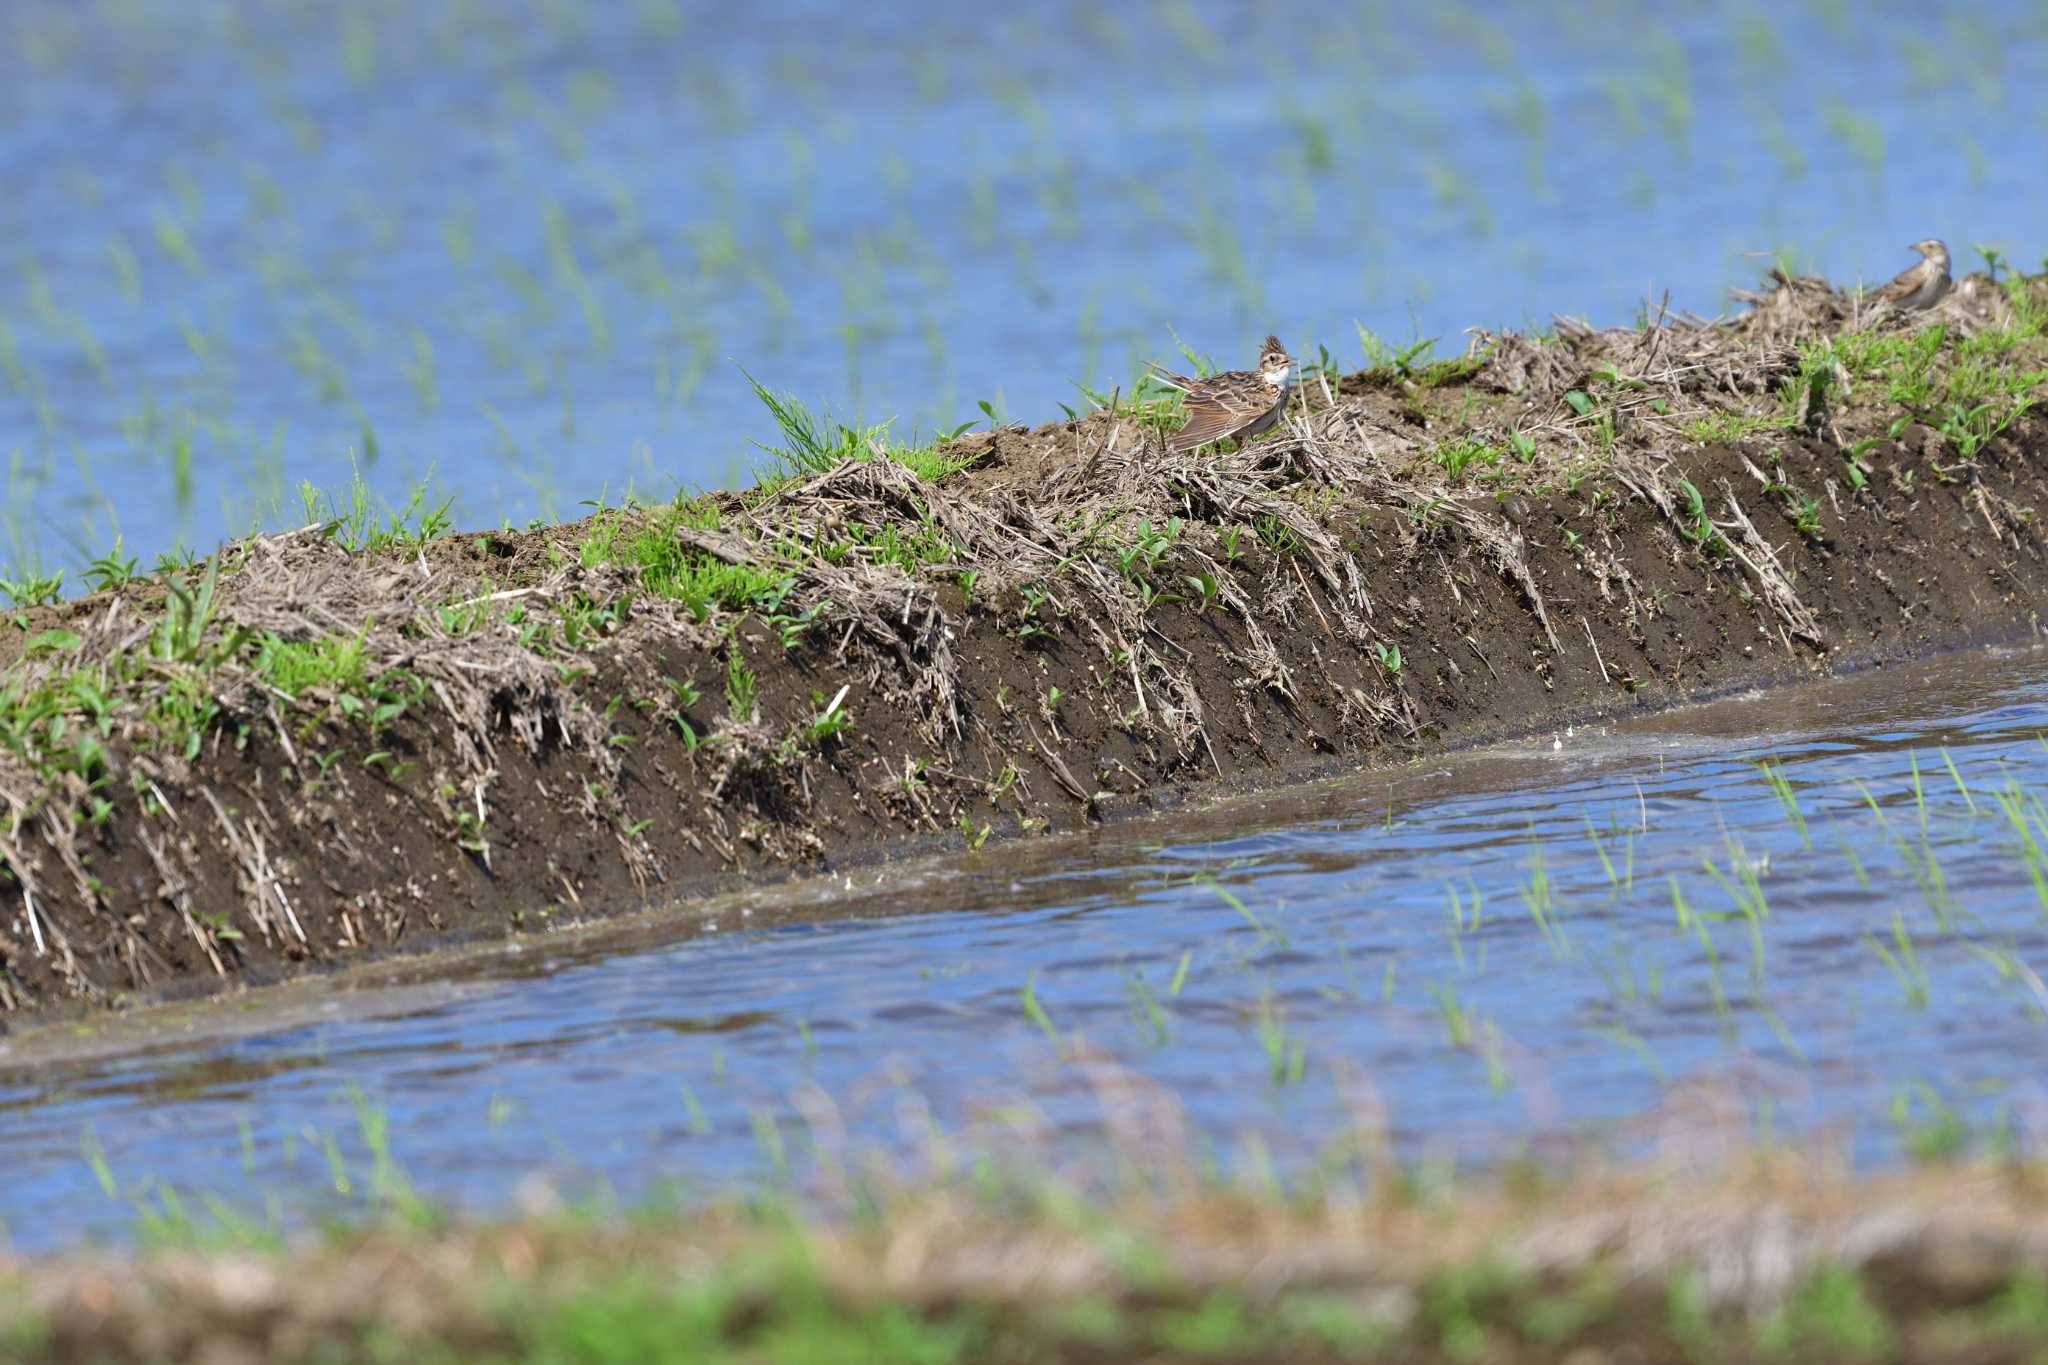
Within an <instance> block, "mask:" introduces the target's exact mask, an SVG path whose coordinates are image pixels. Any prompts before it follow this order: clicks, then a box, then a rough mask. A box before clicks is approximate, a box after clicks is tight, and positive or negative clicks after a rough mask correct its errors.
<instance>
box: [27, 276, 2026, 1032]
mask: <svg viewBox="0 0 2048 1365" xmlns="http://www.w3.org/2000/svg"><path fill="white" fill-rule="evenodd" d="M2043 300H2044V290H2043V288H2042V286H2041V285H2040V283H2039V282H2038V281H2026V280H2010V281H2007V282H2005V283H2004V284H2003V285H1996V284H1993V283H1992V282H1990V281H1987V280H1984V279H1981V278H1977V279H1973V280H1970V281H1965V282H1964V283H1963V285H1962V286H1960V287H1959V288H1958V290H1957V291H1956V293H1955V294H1954V295H1953V296H1951V299H1950V300H1949V301H1948V302H1947V303H1946V304H1944V305H1943V308H1942V310H1941V312H1940V314H1939V315H1938V316H1936V317H1934V318H1927V317H1921V318H1915V319H1910V320H1899V319H1877V320H1874V321H1873V320H1870V319H1867V318H1859V317H1858V316H1857V310H1858V308H1859V306H1860V305H1859V304H1858V301H1857V300H1855V299H1853V298H1851V297H1849V296H1847V295H1843V294H1840V293H1837V292H1835V291H1833V290H1831V289H1829V288H1828V287H1827V286H1826V285H1825V284H1823V283H1820V282H1817V281H1808V280H1795V281H1789V282H1783V283H1781V285H1780V287H1778V288H1777V289H1776V290H1774V291H1773V292H1771V293H1770V294H1767V295H1765V296H1763V297H1762V298H1761V300H1760V301H1759V303H1758V305H1757V307H1756V308H1755V309H1754V310H1753V311H1752V312H1751V313H1749V314H1747V315H1745V316H1744V317H1743V318H1741V319H1738V320H1736V321H1734V322H1732V323H1723V322H1712V323H1707V322H1700V321H1697V320H1690V319H1686V320H1673V319H1668V318H1646V319H1645V320H1644V325H1643V326H1641V327H1638V328H1634V329H1621V330H1617V331H1611V332H1594V331H1592V330H1590V329H1587V328H1583V327H1580V326H1577V325H1574V324H1571V323H1569V322H1566V323H1562V324H1560V327H1559V329H1558V332H1557V334H1556V335H1554V336H1550V337H1544V338H1529V337H1522V336H1515V335H1509V336H1487V335H1481V336H1478V337H1476V338H1475V340H1474V342H1473V345H1472V349H1471V351H1470V352H1469V354H1468V355H1467V356H1466V357H1464V358H1461V359H1458V360H1452V361H1446V362H1441V363H1437V364H1425V365H1417V364H1403V363H1400V362H1397V361H1392V360H1390V361H1389V362H1388V363H1385V364H1382V365H1380V366H1378V367H1376V368H1374V369H1372V370H1369V371H1365V372H1361V373H1357V374H1351V375H1344V376H1337V375H1324V374H1310V375H1309V376H1307V377H1306V378H1305V382H1304V384H1303V387H1302V394H1303V398H1304V401H1303V402H1302V403H1301V404H1300V405H1299V407H1298V409H1297V410H1296V411H1294V412H1293V414H1292V415H1291V416H1290V419H1289V421H1288V422H1287V423H1286V424H1284V425H1283V426H1282V427H1281V428H1280V429H1278V430H1276V431H1275V432H1274V433H1272V434H1271V435H1269V436H1268V437H1266V438H1264V439H1261V440H1259V441H1257V442H1255V443H1253V444H1251V445H1249V446H1247V447H1245V448H1243V449H1239V450H1230V451H1226V452H1224V453H1221V454H1217V453H1207V454H1203V455H1200V456H1196V457H1173V456H1169V455H1168V454H1167V453H1166V452H1165V450H1164V445H1163V440H1162V429H1163V428H1170V427H1171V425H1172V424H1173V421H1174V414H1173V412H1172V410H1171V408H1170V406H1167V405H1166V404H1165V403H1163V402H1162V401H1160V400H1159V399H1157V398H1156V397H1154V396H1149V395H1146V394H1143V393H1141V394H1140V395H1139V399H1138V401H1135V402H1119V403H1117V404H1115V405H1114V406H1113V407H1112V408H1110V409H1106V410H1103V411H1098V412H1095V413H1092V414H1090V415H1088V416H1087V417H1085V418H1082V419H1080V420H1077V421H1072V422H1066V423H1059V424H1054V425H1051V426H1046V427H1041V428H1038V429H1036V430H1031V431H1024V430H1004V431H1000V432H994V433H980V434H977V435H973V436H968V437H963V438H961V439H959V440H957V441H955V442H953V443H951V444H950V445H947V446H945V447H943V448H942V449H940V450H938V451H923V452H895V451H889V450H886V449H885V448H883V447H882V446H880V445H879V444H878V443H876V442H874V441H872V440H868V441H866V442H865V443H863V442H862V441H861V440H859V439H849V440H847V441H845V442H842V443H841V450H840V453H841V454H843V455H845V456H847V458H844V459H833V460H818V459H815V458H813V459H811V460H809V461H802V460H799V461H798V463H808V464H809V465H810V468H809V470H808V472H803V473H801V475H800V476H798V475H792V476H790V477H784V478H778V479H775V480H772V481H770V482H767V483H764V485H763V486H762V487H759V488H756V489H752V490H748V491H747V492H744V493H738V494H719V495H709V496H706V497H703V498H698V499H693V500H685V501H681V502H678V503H677V504H675V505H670V506H660V507H651V508H649V507H640V508H627V509H618V510H611V511H605V512H600V513H598V514H597V515H596V516H593V517H591V518H588V519H585V520H584V521H581V522H577V523H574V524H570V525H566V526H556V527H549V528H545V529H538V530H533V531H526V532H516V531H504V532H493V533H486V534H477V535H464V536H440V537H419V536H412V535H408V534H405V533H403V532H396V533H392V534H383V535H366V534H364V533H363V528H362V527H361V526H360V525H356V526H351V525H349V524H347V523H346V522H344V521H336V522H330V523H325V524H321V525H316V526H311V527H307V528H304V529H302V530H300V531H298V532H293V533H288V534H284V535H278V536H271V537H265V538H260V539H255V540H251V541H247V542H241V543H238V544H235V545H231V546H228V547H225V548H224V549H223V550H222V551H221V553H220V555H219V556H218V557H217V558H216V559H215V560H214V561H211V562H210V564H209V565H207V566H195V567H194V568H192V569H190V570H188V571H186V572H184V573H182V574H174V575H171V576H169V577H168V578H162V579H157V580H154V581H143V580H138V581H135V582H132V583H129V584H127V585H124V586H122V587H120V588H117V589H114V590H111V591H108V592H103V593H100V594H96V595H95V596H93V597H90V598H85V599H82V600H79V601H74V602H69V603H64V604H60V605H57V606H53V607H44V608H37V609H35V610H33V611H29V612H20V613H15V614H13V615H12V616H11V617H10V618H9V624H10V625H12V626H13V627H15V628H14V629H12V630H8V631H6V632H4V633H0V641H4V645H0V648H4V650H5V653H4V655H0V657H4V658H6V659H7V661H8V671H7V677H6V683H5V688H6V691H5V692H4V694H0V703H4V707H0V709H4V711H5V715H4V716H0V721H4V729H5V733H4V735H0V739H4V748H0V799H4V800H5V801H6V803H7V806H8V809H9V811H10V814H11V818H10V820H9V821H8V823H7V826H6V830H5V833H4V834H0V858H4V861H5V865H6V869H7V872H8V884H7V885H6V886H5V888H4V889H0V1013H5V1012H16V1011H31V1010H46V1009H49V1008H51V1007H55V1006H68V1007H71V1008H80V1007H90V1006H95V1005H101V1004H106V1003H118V1002H122V1001H128V1000H135V999H138V998H149V997H162V996H166V995H182V994H190V993H194V992H204V991H207V990H212V989H217V988H218V987H220V986H221V985H223V984H227V983H234V982H260V981H266V980H273V979H277V978H280V977H284V976H288V975H292V974H295V973H298V972H302V971H305V970H308V969H312V968H318V967H320V966H321V965H323V964H331V963H336V962H344V961H352V960H361V959H362V958H364V957H366V956H370V955H374V954H378V953H385V952H392V951H406V950H412V949H418V948H422V947H428V946H433V945H439V944H446V943H450V942H454V941H460V940H463V939H475V938H477V937H479V936H483V937H497V936H501V935H504V934H506V933H508V932H523V931H533V930H538V929H541V928H544V927H546V926H548V925H550V924H556V923H560V922H563V921H566V920H580V919H585V918H590V917H594V916H598V915H603V914H606V913H608V912H614V911H617V910H621V909H626V908H631V907H637V906H641V905H644V904H647V903H649V902H650V901H653V902H656V903H666V904H681V903H683V902H686V901H687V900H689V899H690V898H692V897H693V896H697V895H701V894H704V893H706V892H708V891H710V890H713V889H716V888H720V887H725V886H731V885H734V884H738V883H745V882H752V881H759V880H763V879H772V878H778V877H784V876H788V875H793V874H801V873H806V872H816V871H822V870H829V869H832V868H834V867H838V866H842V865H845V864H847V863H850V862H865V861H870V860H875V859H880V858H885V857H889V856H892V855H895V854H899V853H901V852H903V851H906V850H911V849H930V848H933V847H945V846H954V847H960V848H964V849H973V848H978V847H980V846H981V845H982V844H983V842H984V841H986V840H988V839H992V838H1003V837H1010V836H1014V835H1019V834H1027V833H1040V832H1045V831H1052V830H1065V829H1073V828H1075V827H1078V826H1080V825H1083V824H1085V823H1087V822H1091V821H1100V820H1104V819H1112V818H1116V817H1117V816H1119V815H1121V814H1124V813H1127V812H1133V811H1142V810H1146V809H1153V808H1158V807H1163V806H1171V805H1173V804H1174V803H1176V802H1179V801H1181V800H1184V799H1185V798H1186V797H1187V796H1188V795H1189V794H1190V793H1193V792H1198V791H1201V790H1205V789H1213V787H1214V786H1215V785H1216V784H1219V783H1220V784H1226V785H1228V786H1231V787H1245V786H1252V785H1258V784H1264V783H1274V782H1280V781H1284V780H1286V779H1287V778H1288V777H1289V776H1291V775H1299V774H1303V773H1307V772H1318V771H1328V770H1331V769H1333V768H1336V767H1339V766H1361V765H1371V764H1388V763H1396V762H1400V761H1403V760H1406V759H1408V758H1410V757H1413V756H1415V755H1418V754H1424V753H1428V752H1431V751H1436V750H1441V749H1443V748H1445V747H1447V746H1457V745H1466V744H1472V743H1477V742H1480V741H1483V740H1487V739H1490V738H1495V737H1500V736H1505V735H1510V734H1527V733H1532V732H1540V731H1542V730H1544V729H1547V728H1553V727H1557V728H1561V727H1562V726H1564V725H1565V724H1567V723H1570V722H1573V721H1583V720H1586V719H1590V718H1594V717H1605V716H1614V715H1619V714H1623V713H1627V712H1631V711H1639V710H1644V709H1648V708H1656V707H1664V706H1670V705H1673V704H1676V703H1679V702H1682V701H1686V700H1689V699H1694V698H1697V697H1700V696H1702V695H1706V694H1712V693H1719V692H1725V691H1728V690H1731V689H1735V688H1740V687H1748V686H1752V685H1756V684H1759V683H1767V682H1774V681H1783V680H1790V679H1796V678H1802V677H1807V676H1810V675H1812V674H1814V673H1817V672H1821V671H1827V670H1835V669H1842V668H1847V667H1862V666H1869V665H1878V664H1882V663H1885V662H1887V661H1890V660H1896V659H1902V658H1907V657H1911V656H1914V655H1918V654H1924V653H1927V652H1931V651H1937V650H1945V649H1953V648H1958V647H1962V646H1965V645H1968V644H1972V643H1980V642H1987V641H1993V640H2001V639H2011V638H2015V637H2018V636H2021V635H2024V634H2027V633H2031V632H2034V631H2035V630H2036V629H2037V626H2038V622H2039V619H2040V614H2041V609H2042V604H2043V600H2044V597H2048V563H2044V560H2043V556H2042V537H2041V533H2040V529H2039V524H2038V517H2037V513H2038V510H2039V509H2040V508H2041V507H2042V506H2043V504H2044V496H2048V485H2044V480H2043V476H2042V457H2043V455H2044V453H2048V422H2044V421H2043V420H2042V419H2041V418H2040V417H2039V416H2038V415H2036V414H2035V413H2033V412H2032V411H2031V410H2030V407H2031V402H2032V399H2033V397H2034V396H2035V394H2036V392H2037V390H2038V389H2039V386H2040V385H2041V384H2042V383H2043V377H2044V371H2043V368H2042V367H2043V364H2044V361H2048V344H2044V342H2043V339H2042V335H2041V331H2042V320H2043V314H2044V312H2048V307H2044V302H2043ZM1865 324H1868V325H1865ZM839 434H840V435H842V436H845V437H848V438H857V437H858V435H859V434H858V433H848V432H841V433H839ZM961 465H964V467H962V468H955V466H961ZM351 541H353V542H355V548H351V547H350V544H349V542H351Z"/></svg>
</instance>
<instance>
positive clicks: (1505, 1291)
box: [0, 1163, 2048, 1365]
mask: <svg viewBox="0 0 2048 1365" xmlns="http://www.w3.org/2000/svg"><path fill="white" fill-rule="evenodd" d="M1188 1174H1190V1175H1191V1176H1192V1174H1193V1173H1192V1172H1189V1173H1188ZM2040 1177H2041V1172H2040V1171H2039V1170H2034V1169H2028V1168H2022V1167H2012V1168H2004V1169H1988V1168H1987V1169H1973V1168H1951V1169H1937V1170H1930V1171H1925V1172H1920V1173H1915V1174H1911V1175H1902V1176H1894V1177H1888V1178H1886V1179H1883V1180H1876V1181H1865V1182H1845V1181H1843V1180H1841V1179H1839V1178H1838V1177H1829V1176H1825V1175H1819V1174H1816V1173H1815V1172H1814V1171H1813V1170H1812V1169H1811V1168H1803V1167H1798V1166H1786V1167H1783V1168H1779V1167H1774V1166H1772V1165H1770V1164H1768V1163H1760V1164H1759V1165H1758V1166H1757V1167H1756V1168H1753V1169H1749V1170H1745V1171H1742V1172H1738V1173H1736V1174H1735V1175H1733V1176H1732V1177H1731V1178H1727V1179H1723V1180H1719V1181H1711V1180H1702V1179H1699V1178H1696V1177H1685V1176H1679V1177H1676V1178H1673V1177H1670V1176H1668V1175H1667V1176H1662V1177H1659V1176H1646V1175H1644V1174H1642V1173H1637V1174H1634V1175H1632V1176H1629V1177H1627V1178H1621V1179H1617V1178H1602V1179H1581V1180H1576V1181H1573V1182H1570V1183H1566V1184H1563V1185H1560V1186H1556V1187H1552V1188H1543V1189H1528V1190H1524V1191H1522V1192H1520V1193H1515V1194H1510V1193H1503V1192H1485V1193H1461V1194H1450V1193H1448V1192H1438V1193H1437V1194H1435V1195H1433V1196H1432V1195H1426V1194H1419V1193H1410V1194H1408V1195H1407V1196H1405V1197H1404V1196H1403V1194H1402V1193H1401V1188H1400V1185H1399V1182H1398V1181H1395V1182H1393V1186H1394V1188H1393V1190H1392V1191H1391V1192H1389V1193H1386V1194H1377V1195H1365V1194H1362V1193H1354V1194H1353V1195H1352V1196H1351V1197H1348V1198H1306V1197H1299V1196H1297V1197H1293V1198H1287V1199H1283V1198H1280V1197H1277V1196H1275V1195H1273V1194H1267V1195H1264V1196H1253V1195H1249V1194H1246V1193H1242V1192H1229V1191H1220V1190H1217V1189H1216V1188H1215V1187H1214V1186H1213V1185H1209V1184H1206V1183H1205V1182H1203V1181H1201V1180H1200V1179H1191V1180H1190V1182H1189V1186H1188V1188H1187V1189H1185V1190H1183V1191H1181V1193H1180V1195H1179V1196H1178V1197H1175V1198H1170V1199H1167V1200H1164V1201H1162V1200H1161V1199H1159V1198H1158V1197H1157V1196H1156V1195H1155V1196H1151V1197H1138V1198H1117V1197H1111V1198H1106V1199H1086V1198H1082V1197H1080V1196H1079V1195H1078V1194H1075V1193H1073V1192H1067V1193H1066V1194H1064V1195H1063V1196H1062V1197H1061V1198H1058V1199H1053V1198H1045V1197H1042V1196H1043V1195H1044V1193H1045V1192H1044V1191H1040V1192H1039V1193H1040V1196H1041V1197H1040V1198H1038V1199H1034V1198H1033V1197H1032V1196H1031V1195H1030V1194H1028V1193H1024V1192H1018V1193H1017V1196H1016V1197H1015V1198H1012V1199H1009V1200H993V1199H991V1200H986V1201H977V1200H975V1199H972V1198H969V1197H964V1196H962V1195H960V1194H957V1193H952V1194H949V1193H946V1192H929V1191H928V1192H922V1193H915V1194H911V1195H909V1196H893V1195H892V1196H888V1197H886V1198H885V1199H884V1202H883V1203H882V1205H881V1206H880V1207H879V1208H877V1209H875V1210H874V1213H873V1216H871V1217H868V1218H865V1219H861V1220H857V1221H856V1223H855V1224H854V1225H852V1226H840V1227H834V1226H828V1225H822V1224H815V1223H804V1222H802V1221H799V1220H795V1219H792V1218H791V1217H790V1216H788V1214H787V1213H786V1211H783V1212H772V1213H766V1214H764V1213H761V1212H758V1211H757V1212H754V1213H752V1214H749V1213H745V1212H739V1211H707V1212H703V1213H698V1214H693V1215H689V1216H687V1217H683V1218H669V1219H643V1220H640V1221H638V1222H635V1223H626V1222H620V1223H618V1224H616V1225H611V1226H604V1227H599V1226H593V1225H592V1224H591V1223H590V1222H589V1221H588V1220H583V1219H579V1220H572V1221H567V1222H561V1221H556V1222H530V1223H523V1224H511V1225H507V1226H501V1227H486V1228H456V1229H450V1230H444V1231H440V1232H420V1231H406V1230H404V1229H403V1228H402V1227H397V1226H387V1227H384V1228H378V1229H371V1230H368V1231H365V1232H362V1233H359V1234H356V1235H354V1236H352V1237H350V1238H348V1239H346V1240H343V1239H339V1238H330V1239H328V1240H327V1242H326V1243H325V1244H324V1245H323V1244H306V1245H302V1246H300V1247H299V1248H297V1249H295V1250H293V1251H291V1252H289V1253H277V1252H263V1251H255V1250H249V1251H243V1252H239V1253H232V1252H231V1253H225V1254H223V1253H218V1252H216V1253H213V1254H204V1253H201V1252H198V1251H173V1252H163V1253H158V1254H155V1255H151V1256H141V1257H132V1256H124V1257H115V1256H109V1255H105V1254H102V1255H98V1256H74V1257H69V1258H64V1259H53V1260H48V1261H41V1262H20V1263H15V1264H12V1265H10V1264H9V1262H8V1261H7V1259H6V1258H5V1257H4V1256H0V1354H5V1355H6V1358H7V1359H10V1360H19V1361H22V1362H24V1365H32V1363H38V1362H57V1361H102V1362H127V1361H138V1362H140V1361H165V1360H181V1361H182V1360H190V1361H221V1362H229V1361H279V1362H292V1361H343V1360H376V1361H390V1360H458V1359H459V1360H471V1359H484V1360H526V1361H567V1360H593V1361H594V1360H620V1361H625V1360H635V1361H638V1360H676V1361H682V1360H689V1361H699V1360H702V1361H734V1362H737V1361H759V1360H877V1361H899V1360H901V1361H967V1360H973V1361H1034V1362H1039V1361H1042V1362H1055V1361H1061V1362H1067V1361H1071V1362H1105V1363H1106V1362H1111V1361H1129V1360H1145V1361H1160V1362H1167V1361H1194V1360H1202V1361H1217V1360H1223V1361H1237V1362H1251V1361H1286V1362H1304V1361H1307V1362H1318V1361H1338V1360H1371V1361H1379V1362H1386V1361H1393V1362H1406V1361H1439V1360H1448V1361H1458V1362H1469V1361H1555V1362H1570V1363H1572V1365H1588V1363H1589V1362H1596V1361H1615V1362H1621V1361H1640V1362H1650V1361H1672V1362H1688V1361H1728V1362H1738V1361H1751V1360H1759V1361H1786V1360H1800V1361H1809V1360H1829V1361H1865V1360H1868V1361H1953V1362H1957V1363H1958V1365H1961V1363H1962V1362H1972V1363H1973V1365H1989V1363H1990V1362H1996V1361H2013V1362H2019V1361H2029V1360H2039V1359H2040V1358H2041V1351H2042V1349H2043V1346H2044V1344H2048V1288H2044V1284H2048V1281H2044V1279H2043V1276H2044V1273H2048V1244H2044V1240H2043V1236H2042V1231H2041V1229H2042V1222H2041V1216H2042V1214H2043V1212H2044V1207H2043V1194H2042V1191H2043V1186H2042V1184H2041V1179H2040Z"/></svg>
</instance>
